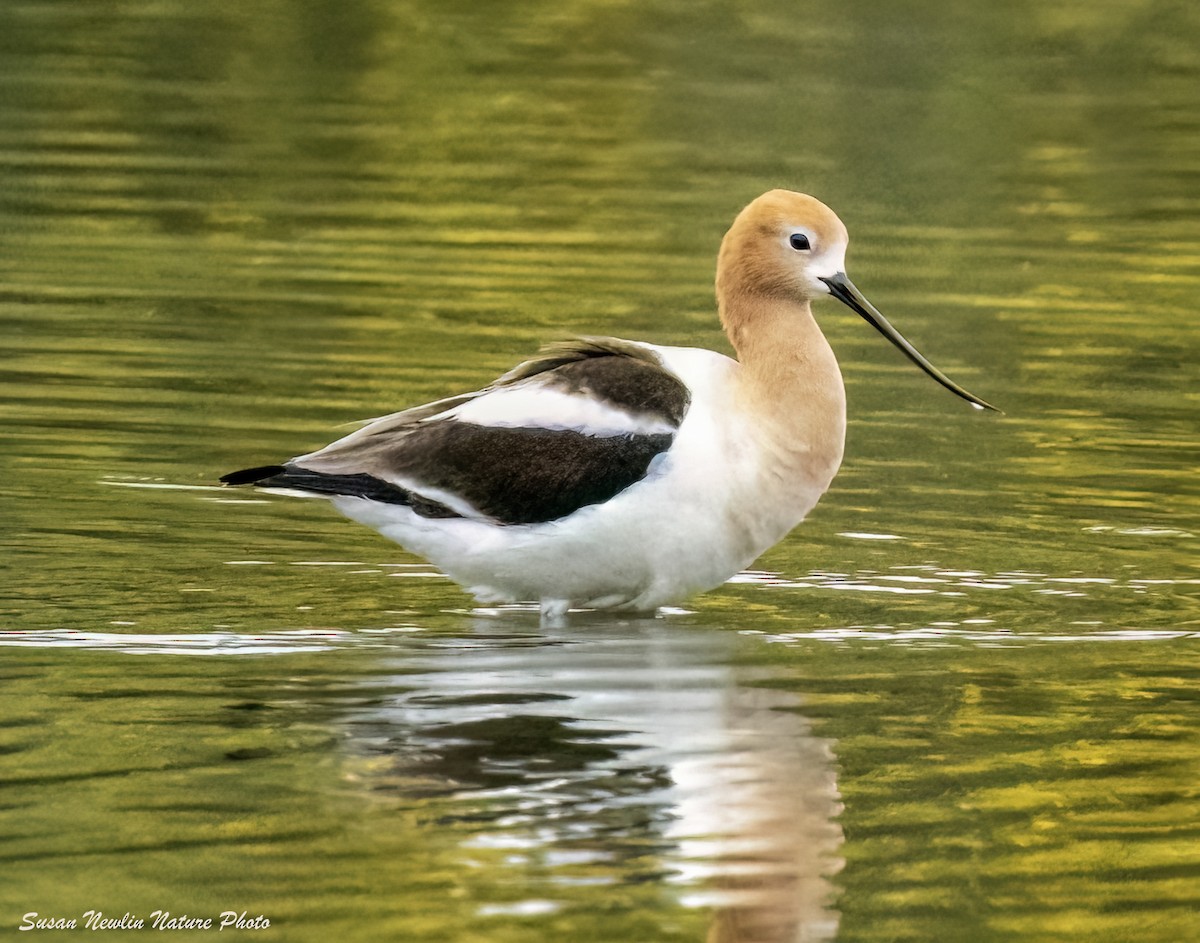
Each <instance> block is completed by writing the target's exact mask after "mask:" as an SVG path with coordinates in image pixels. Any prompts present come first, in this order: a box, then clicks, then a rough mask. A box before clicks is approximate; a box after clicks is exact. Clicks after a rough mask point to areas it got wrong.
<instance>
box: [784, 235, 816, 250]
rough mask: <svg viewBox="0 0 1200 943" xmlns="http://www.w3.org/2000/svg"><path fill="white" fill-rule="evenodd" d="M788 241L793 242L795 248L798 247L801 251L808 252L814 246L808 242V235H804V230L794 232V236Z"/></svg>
mask: <svg viewBox="0 0 1200 943" xmlns="http://www.w3.org/2000/svg"><path fill="white" fill-rule="evenodd" d="M788 242H790V243H791V244H792V248H793V249H796V250H798V251H800V252H807V251H808V250H809V249H811V248H812V246H810V245H809V244H808V236H806V235H804V233H802V232H794V233H792V238H791V239H789V240H788Z"/></svg>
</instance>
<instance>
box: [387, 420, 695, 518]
mask: <svg viewBox="0 0 1200 943" xmlns="http://www.w3.org/2000/svg"><path fill="white" fill-rule="evenodd" d="M672 439H673V436H670V435H666V434H660V435H632V436H605V437H602V438H601V437H596V436H588V435H583V434H582V433H579V432H574V431H571V430H553V429H528V428H516V429H513V428H498V427H494V426H480V425H475V424H473V423H468V422H455V421H451V422H439V423H431V424H429V425H426V426H422V427H420V428H418V429H415V430H413V432H412V433H411V434H409V435H407V436H405V437H404V438H403V440H402V441H400V442H398V443H397V444H396V447H395V449H394V450H393V451H392V452H391V453H390V454H388V452H387V451H385V452H384V453H383V454H381V455H379V459H380V460H381V461H382V462H384V463H385V464H386V465H387V467H388V469H389V471H392V472H394V473H395V474H396V475H397V476H400V477H404V478H412V479H415V480H417V481H420V482H421V483H422V484H423V485H428V486H429V487H433V488H438V489H440V490H443V491H447V492H450V493H452V494H455V495H458V496H460V497H461V498H462V499H463V500H464V501H466V502H467V503H468V504H470V505H471V506H472V507H474V508H475V509H476V510H478V511H479V512H480V513H481V514H484V515H486V516H487V517H490V518H491V519H493V520H495V521H498V522H500V523H502V524H539V523H543V522H545V521H553V520H557V519H559V518H560V517H566V516H567V515H568V514H570V513H572V512H573V511H577V510H579V509H580V508H582V507H586V506H587V505H590V504H600V503H602V502H604V501H607V500H608V499H609V498H612V497H614V496H615V495H617V494H619V493H620V492H622V491H624V490H625V489H626V488H628V487H629V486H630V485H632V484H635V483H636V482H638V481H641V479H642V478H644V477H645V475H646V471H647V469H648V468H649V467H650V462H651V461H652V460H653V458H654V456H656V455H658V454H659V453H660V452H663V451H665V450H666V449H667V448H669V447H670V445H671V441H672ZM418 513H419V512H418Z"/></svg>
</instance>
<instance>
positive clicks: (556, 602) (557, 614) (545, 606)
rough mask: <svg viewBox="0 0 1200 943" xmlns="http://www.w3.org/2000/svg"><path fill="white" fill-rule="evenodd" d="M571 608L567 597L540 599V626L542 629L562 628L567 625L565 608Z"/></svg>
mask: <svg viewBox="0 0 1200 943" xmlns="http://www.w3.org/2000/svg"><path fill="white" fill-rule="evenodd" d="M570 608H571V602H570V600H568V599H543V600H542V601H541V605H540V609H541V619H540V623H539V624H540V626H541V628H543V629H564V628H566V626H567V610H568V609H570Z"/></svg>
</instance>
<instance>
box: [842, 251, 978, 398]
mask: <svg viewBox="0 0 1200 943" xmlns="http://www.w3.org/2000/svg"><path fill="white" fill-rule="evenodd" d="M821 281H823V282H824V283H825V284H826V285H828V286H829V293H830V294H831V295H833V297H835V298H836V299H837V300H838V301H840V302H842V303H843V304H845V305H847V306H848V307H849V308H851V309H852V310H854V311H856V312H858V314H860V315H862V317H863V319H864V320H865V321H866V322H867V323H868V324H870V325H871V326H872V327H874V328H875V330H877V331H878V332H879V333H880V334H882V335H883V336H884V337H886V338H887V339H888V340H890V341H891V342H892V343H893V344H895V345H896V346H897V347H899V348H900V350H902V351H903V352H904V355H905V356H906V357H907V358H908V359H909V360H911V361H912V362H913V363H915V364H916V365H917V366H918V367H920V368H921V369H922V370H924V371H925V372H926V373H928V374H929V375H930V376H931V377H933V378H934V379H935V380H937V381H938V383H940V384H941V385H942V386H944V387H945V388H946V389H948V390H949V391H950V392H951V393H953V394H954V395H955V396H961V397H962V398H963V399H965V400H966V401H967V402H968V403H970V404H971V405H972V406H974V407H975V408H976V409H990V410H992V411H993V412H997V413H998V412H1000V410H998V409H997V408H996V407H995V406H993V405H992V404H991V403H987V402H984V401H983V400H981V399H980V398H979V397H978V396H976V395H975V394H974V393H968V392H967V391H966V390H964V389H963V388H962V387H961V386H959V385H958V384H957V383H955V382H954V381H953V380H951V379H950V378H949V377H948V376H946V374H944V373H942V371H941V370H939V369H938V368H937V367H935V366H934V365H933V364H931V363H930V362H929V361H928V360H926V359H925V358H924V357H923V356H922V354H921V352H920V351H919V350H917V348H915V347H913V345H912V344H910V343H909V342H908V341H906V340H905V339H904V335H903V334H901V333H900V332H899V331H897V330H896V329H895V328H894V327H892V325H891V324H890V323H889V322H888V319H887V318H885V317H884V316H883V315H882V314H880V313H879V312H878V311H877V310H876V309H875V306H874V305H873V304H871V302H869V301H867V299H866V298H864V297H863V294H862V292H861V291H859V290H858V289H857V288H855V287H854V282H852V281H850V279H849V278H847V277H846V273H845V272H838V273H837V274H836V275H834V276H833V277H832V278H822V279H821Z"/></svg>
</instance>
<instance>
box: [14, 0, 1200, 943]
mask: <svg viewBox="0 0 1200 943" xmlns="http://www.w3.org/2000/svg"><path fill="white" fill-rule="evenodd" d="M1197 18H1198V16H1197V13H1196V12H1195V11H1194V10H1193V9H1192V8H1191V7H1189V6H1187V5H1184V4H1178V3H1172V2H1160V0H1152V2H1149V3H1145V4H1139V5H1130V4H1121V3H1115V2H1102V3H1090V4H1081V3H1067V4H1059V5H1056V6H1053V7H1046V6H1045V5H1037V4H1018V5H1015V6H1014V5H1007V6H1004V7H995V8H991V7H988V8H984V7H980V8H978V9H964V8H962V6H961V5H951V4H948V3H932V4H930V3H926V4H902V5H899V6H896V5H887V6H881V5H878V4H870V3H864V2H852V3H849V4H845V3H843V4H818V5H817V6H815V7H811V8H805V9H803V10H800V9H797V8H796V7H795V6H794V5H789V4H783V3H774V2H763V3H751V4H734V3H725V2H713V3H704V4H699V5H697V4H677V3H671V2H668V3H661V4H654V5H652V6H651V7H647V6H645V5H641V6H639V5H635V4H613V3H597V2H592V0H589V2H582V0H580V2H567V3H562V2H558V3H554V4H539V3H533V4H524V5H521V6H519V7H517V6H511V5H496V4H488V5H478V4H457V3H445V2H439V3H437V4H433V3H424V2H417V0H413V2H382V0H380V2H365V3H359V4H355V5H352V6H349V7H347V6H345V5H343V4H334V3H326V2H316V0H306V2H303V3H295V2H289V3H273V2H266V3H258V4H254V5H252V6H250V7H247V6H245V5H244V4H233V3H226V2H216V3H209V4H205V5H203V7H202V8H201V7H197V6H196V5H194V4H184V3H177V2H173V0H166V2H158V3H154V4H149V3H145V4H143V3H132V4H118V5H111V4H88V5H79V4H61V3H55V2H46V0H30V2H25V3H14V4H6V5H5V6H4V7H3V9H0V49H2V50H3V57H2V60H0V61H2V63H3V64H2V65H0V72H2V73H3V82H0V89H2V91H0V212H2V214H3V223H4V224H3V226H0V343H2V345H3V348H2V349H3V354H4V356H3V358H2V361H0V416H2V417H3V422H2V423H0V439H2V441H0V560H2V561H3V562H2V564H0V566H2V567H3V579H2V580H0V629H3V631H4V634H3V635H2V636H0V641H3V642H4V644H3V645H0V674H2V675H3V679H4V681H3V685H2V686H0V704H2V705H3V707H2V709H0V720H2V727H0V731H2V736H3V745H2V746H0V792H2V795H0V834H4V835H5V836H6V841H5V843H4V844H3V847H2V848H0V861H3V862H4V874H5V878H6V879H5V880H4V881H3V882H0V926H3V927H6V928H9V929H11V928H13V927H16V926H18V925H19V924H20V922H21V918H22V915H23V914H25V913H27V912H31V911H38V912H40V913H43V914H49V915H66V916H71V915H76V916H77V915H78V914H81V913H83V912H84V911H86V910H88V909H102V910H104V911H105V912H106V913H112V914H116V915H118V916H119V915H121V914H123V913H125V912H126V911H129V912H132V913H141V914H142V915H143V916H147V915H148V914H149V913H150V912H152V911H153V910H155V909H165V910H170V911H172V912H175V913H184V912H188V913H197V914H206V915H216V914H219V913H220V912H221V911H224V910H230V909H232V910H236V911H238V912H239V913H240V912H241V911H246V912H247V913H248V914H249V915H250V916H254V915H255V914H260V913H261V914H265V915H266V916H267V917H269V918H270V919H271V921H272V928H271V930H269V931H254V932H251V931H240V932H242V933H244V934H246V935H250V936H255V935H261V936H265V934H266V933H270V934H272V935H273V936H274V938H277V939H288V940H305V939H313V940H317V939H329V938H334V937H336V938H339V939H362V940H374V939H394V938H404V939H412V940H429V941H435V940H447V941H463V940H488V941H492V940H507V939H513V940H517V939H519V940H522V941H528V940H541V939H544V940H560V939H578V940H589V939H594V940H675V939H679V940H703V939H706V938H710V939H729V940H732V939H743V940H796V939H804V940H827V939H837V940H842V941H852V940H853V941H857V940H864V941H867V940H880V941H883V940H889V941H891V940H931V939H933V940H955V939H966V938H972V939H976V938H978V939H984V940H1008V939H1022V940H1039V941H1040V940H1047V941H1051V940H1074V939H1079V938H1080V937H1083V936H1087V937H1090V938H1094V939H1097V940H1112V941H1114V943H1115V941H1121V943H1127V941H1153V943H1159V941H1161V943H1168V941H1169V943H1176V941H1179V940H1184V939H1190V938H1192V937H1194V936H1196V930H1197V925H1198V920H1200V918H1198V917H1197V910H1198V906H1200V899H1198V895H1197V892H1196V888H1197V887H1200V855H1198V854H1197V852H1196V850H1195V849H1196V847H1198V846H1197V832H1196V823H1197V821H1200V816H1198V814H1197V813H1198V812H1200V809H1198V808H1197V794H1196V790H1195V785H1194V784H1195V782H1196V781H1197V778H1198V773H1200V770H1198V769H1197V760H1196V757H1197V755H1200V754H1198V751H1197V747H1198V746H1200V744H1198V740H1200V732H1198V724H1197V714H1196V708H1197V704H1196V694H1195V691H1196V682H1197V666H1198V664H1200V662H1198V660H1197V658H1198V648H1197V633H1198V632H1200V628H1198V615H1200V605H1198V604H1197V587H1198V586H1200V572H1198V568H1197V566H1196V562H1197V559H1198V554H1197V543H1198V541H1197V535H1198V534H1200V500H1198V492H1197V488H1196V478H1195V475H1196V467H1197V458H1198V449H1197V421H1196V416H1197V399H1196V389H1197V387H1198V384H1197V379H1198V378H1197V371H1196V364H1197V362H1198V361H1197V357H1196V351H1197V340H1198V337H1197V327H1196V325H1197V321H1196V317H1195V299H1196V297H1197V296H1198V289H1200V237H1198V236H1197V230H1196V226H1195V220H1196V218H1197V215H1198V214H1200V196H1198V194H1200V189H1198V188H1197V186H1196V182H1197V175H1198V168H1200V118H1198V117H1197V114H1198V113H1197V110H1196V108H1195V103H1196V98H1195V88H1196V87H1197V81H1198V80H1200V53H1197V50H1198V49H1200V42H1198V41H1200V24H1198V22H1197ZM779 185H783V186H790V187H793V188H797V189H802V190H805V191H808V192H812V193H814V194H816V195H818V196H819V197H821V198H822V199H823V200H825V201H826V202H828V203H829V204H830V205H832V206H833V207H834V208H835V209H836V210H837V211H838V212H839V214H840V215H841V216H842V217H843V219H844V220H845V221H846V222H847V224H848V226H849V227H850V231H851V235H852V244H851V250H850V257H849V271H850V274H851V276H852V277H853V278H854V279H855V280H856V282H857V284H858V285H859V286H860V287H861V288H862V289H863V290H864V292H865V293H866V294H867V295H868V296H869V297H870V298H872V300H873V301H874V302H875V303H876V304H877V305H878V306H879V307H880V309H881V310H883V311H884V312H885V313H886V314H887V315H888V317H889V318H890V319H892V320H893V322H894V323H896V324H897V326H899V327H900V328H901V329H902V330H903V331H904V332H905V333H906V335H907V336H908V337H909V338H910V339H911V340H912V341H913V342H914V343H915V344H917V346H918V347H920V348H921V349H922V350H923V352H924V353H926V354H927V355H928V356H929V357H930V359H932V360H933V361H934V362H935V363H937V364H938V365H939V366H940V367H941V368H942V369H944V370H945V371H946V372H947V373H949V374H950V375H951V376H952V377H954V378H955V379H956V380H957V381H959V382H961V383H962V384H963V385H965V386H966V387H968V388H969V389H971V390H972V391H974V392H976V393H978V394H980V395H981V396H983V397H985V398H986V399H988V400H989V401H991V402H994V403H996V404H997V405H999V406H1000V407H1001V408H1002V409H1004V411H1005V415H1004V416H1003V417H991V416H983V415H980V414H978V413H976V412H975V411H972V410H970V409H968V408H966V407H965V406H964V404H962V403H961V402H959V401H957V400H956V399H954V398H953V397H951V396H949V395H948V394H946V393H945V391H944V390H941V389H939V388H938V387H936V386H935V385H934V384H932V383H930V382H929V381H928V380H927V378H924V377H922V376H921V375H920V374H919V373H918V372H917V371H915V370H913V369H912V368H911V366H910V365H908V364H907V363H906V362H904V361H903V360H902V359H901V358H900V356H899V355H898V354H897V353H896V352H895V351H894V350H892V349H891V348H890V347H888V346H887V345H886V344H883V343H882V342H881V341H880V340H879V338H878V337H877V336H876V335H875V334H874V333H873V332H871V331H870V330H869V329H867V328H866V327H865V326H864V325H863V324H862V323H861V321H859V320H858V319H856V318H855V317H854V316H853V315H852V314H851V313H849V312H848V311H846V310H844V309H841V307H840V306H838V305H836V304H833V303H830V304H826V305H824V306H822V308H821V309H820V310H819V311H818V316H819V317H820V318H821V320H822V325H823V327H824V329H825V331H826V333H827V334H828V335H829V337H830V339H831V342H832V343H833V345H834V347H835V349H836V351H837V353H838V356H839V358H840V360H841V362H842V365H843V372H844V373H845V376H846V383H847V389H848V396H849V402H850V415H851V421H850V430H849V439H848V445H847V457H846V461H845V464H844V466H843V469H842V472H841V473H840V475H839V477H838V478H837V480H836V482H835V483H834V486H833V488H832V489H831V491H830V493H829V494H828V495H827V496H826V497H825V499H824V500H823V501H822V503H821V505H820V506H819V507H818V508H817V510H816V511H815V512H814V513H813V514H812V516H811V517H810V519H809V520H808V521H806V522H805V523H804V524H803V525H802V526H801V528H799V529H798V530H797V531H796V532H795V533H794V534H793V535H792V536H791V537H789V538H788V540H786V541H785V542H784V543H782V544H781V545H780V546H778V547H776V548H775V549H773V550H772V551H770V552H768V553H767V554H766V555H765V556H764V557H763V558H762V559H761V560H760V561H758V563H757V564H756V565H755V569H754V570H753V571H752V572H748V573H746V574H743V575H742V576H740V577H738V578H737V579H735V580H734V581H732V582H731V583H730V584H728V585H727V586H725V587H723V588H721V589H720V590H717V591H715V592H712V593H709V594H706V595H704V596H701V597H699V598H697V599H694V600H691V601H689V603H688V604H687V607H686V609H683V610H680V611H673V612H669V613H666V614H664V615H663V616H662V617H661V618H659V619H655V620H619V619H618V620H608V619H591V618H583V619H580V620H576V623H575V624H574V625H572V626H571V627H570V628H569V629H567V630H564V631H563V632H558V633H543V632H540V631H539V630H538V628H537V626H536V620H535V618H534V616H533V615H532V614H531V613H529V612H526V611H521V610H517V611H501V612H495V613H482V612H478V611H473V610H472V609H471V606H470V602H469V600H467V599H466V598H465V597H464V596H463V595H462V594H461V593H460V592H459V591H458V590H457V589H456V588H455V587H454V586H453V584H451V583H449V581H447V580H445V579H443V578H440V577H439V575H438V574H436V573H435V572H433V571H432V570H431V569H430V568H429V567H427V566H425V565H424V564H423V563H422V562H421V561H419V560H417V559H416V558H413V557H410V556H408V555H406V554H405V553H404V552H403V551H401V550H399V549H398V548H396V547H393V546H391V545H388V544H387V543H385V542H383V541H382V540H381V539H380V538H379V537H377V536H376V535H374V534H373V533H371V532H369V531H365V530H363V529H360V528H357V527H355V526H354V525H351V524H349V523H348V522H345V521H343V520H341V519H340V518H339V517H338V516H337V515H336V514H334V513H333V512H332V511H331V510H330V509H329V508H327V507H325V506H324V505H323V504H321V503H320V502H314V501H308V502H299V501H288V500H284V499H281V498H274V497H266V496H261V495H255V494H253V493H245V492H229V491H223V490H220V489H217V488H215V487H214V484H215V481H216V479H217V477H218V476H219V475H220V474H221V473H223V472H225V471H228V470H231V469H233V468H238V467H243V466H245V465H249V464H255V463H258V462H265V461H271V460H276V459H278V458H282V457H286V456H289V455H294V454H299V453H302V452H305V451H308V450H310V449H312V448H314V447H317V446H319V445H321V444H323V443H325V442H327V441H329V440H330V439H331V438H332V437H333V436H335V435H337V434H340V433H341V432H343V431H344V430H345V428H346V427H345V426H344V425H343V424H344V423H347V422H350V421H352V420H355V419H359V418H363V417H367V416H373V415H378V414H380V413H383V412H385V411H388V410H391V409H394V408H398V407H400V406H403V405H406V404H411V403H414V402H419V401H422V400H425V399H428V398H432V397H436V396H441V395H446V394H448V393H452V392H456V391H459V390H462V389H465V388H473V387H477V386H479V385H481V384H484V383H486V382H487V381H488V380H490V379H491V378H492V377H494V376H495V375H496V374H497V373H498V372H500V371H502V370H504V369H506V368H507V367H508V366H510V365H511V364H512V363H513V362H514V361H516V360H518V359H519V358H521V357H523V356H525V355H527V354H528V353H529V352H531V351H532V350H533V349H535V348H536V346H537V344H538V343H540V342H541V341H543V340H546V339H551V338H554V337H557V336H561V335H564V334H569V333H571V332H584V333H613V334H618V335H622V336H629V337H637V338H643V339H648V340H654V341H658V342H663V343H680V344H690V345H697V346H706V347H714V348H716V349H721V350H727V349H728V348H727V345H726V344H725V341H724V340H723V338H722V337H721V336H720V334H719V331H718V329H717V326H716V323H715V317H714V313H713V301H712V291H711V279H712V272H713V261H714V256H715V251H716V246H717V244H718V241H719V239H720V236H721V234H722V232H723V231H724V228H725V227H726V226H727V225H728V222H729V221H730V220H731V219H732V217H733V215H734V214H735V213H736V212H737V211H738V210H739V209H740V208H741V206H743V205H744V204H745V203H746V202H748V201H749V200H750V199H752V198H753V197H754V196H756V195H757V194H758V193H760V192H761V191H763V190H765V189H767V188H769V187H772V186H779ZM113 932H114V933H116V935H120V932H119V931H113ZM47 935H50V936H53V934H47ZM127 935H129V936H131V938H138V934H137V932H136V931H129V933H128V934H127ZM181 935H183V936H189V934H187V933H183V934H181ZM710 935H711V936H710ZM190 936H192V937H194V938H196V939H200V938H207V936H208V934H205V933H203V932H198V933H195V934H190ZM64 938H69V937H67V936H66V935H64ZM110 938H115V936H114V937H110Z"/></svg>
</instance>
